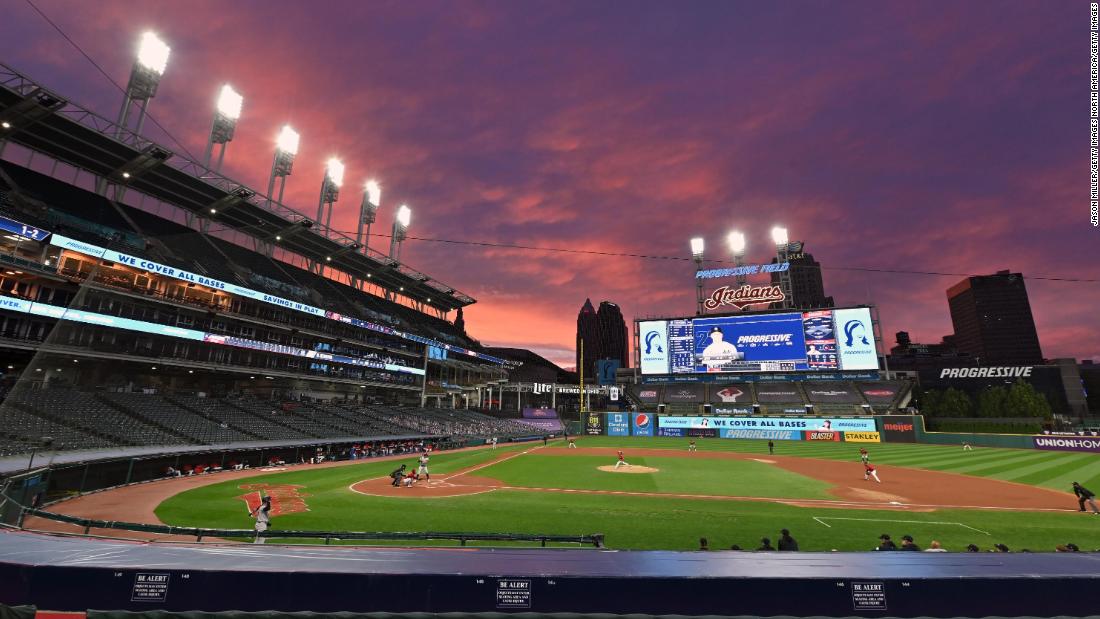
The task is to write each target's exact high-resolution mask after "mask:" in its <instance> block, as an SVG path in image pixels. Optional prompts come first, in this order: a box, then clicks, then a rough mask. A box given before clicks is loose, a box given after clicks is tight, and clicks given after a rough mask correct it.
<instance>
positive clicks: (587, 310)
mask: <svg viewBox="0 0 1100 619" xmlns="http://www.w3.org/2000/svg"><path fill="white" fill-rule="evenodd" d="M596 324H597V323H596V308H594V307H592V300H591V299H585V300H584V305H583V306H581V311H580V313H579V314H577V371H578V372H580V371H581V368H582V367H583V368H584V375H585V376H586V377H589V376H595V367H596V364H595V360H596V359H597V357H596V348H598V347H599V344H597V339H598V338H597V335H596V332H597V326H596ZM581 340H584V358H583V359H582V358H581Z"/></svg>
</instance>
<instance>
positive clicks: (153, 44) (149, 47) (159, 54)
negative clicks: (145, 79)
mask: <svg viewBox="0 0 1100 619" xmlns="http://www.w3.org/2000/svg"><path fill="white" fill-rule="evenodd" d="M171 53H172V48H171V47H168V44H167V43H165V42H164V41H161V40H160V37H158V36H157V35H156V33H153V32H145V33H142V35H141V42H140V44H139V45H138V56H137V60H138V63H139V64H141V65H142V66H143V67H145V68H146V69H148V70H150V71H152V72H154V73H156V74H157V75H164V70H165V69H166V68H168V55H169V54H171Z"/></svg>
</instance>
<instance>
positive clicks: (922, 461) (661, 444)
mask: <svg viewBox="0 0 1100 619" xmlns="http://www.w3.org/2000/svg"><path fill="white" fill-rule="evenodd" d="M689 440H691V439H687V438H670V437H652V438H647V437H617V436H582V437H578V440H577V446H578V447H622V448H624V449H625V450H626V453H627V455H629V454H630V449H631V448H635V449H637V448H645V449H670V450H683V451H687V446H688V441H689ZM696 443H697V445H698V446H699V450H700V451H732V452H739V453H755V454H767V453H768V442H767V441H757V440H731V439H696ZM861 446H862V447H866V448H867V451H869V452H870V454H871V462H873V463H875V464H887V465H894V466H907V467H912V468H917V469H929V470H933V471H946V472H949V473H961V474H964V475H973V476H975V477H990V478H993V479H1001V480H1005V481H1012V482H1017V483H1023V484H1028V485H1032V486H1042V487H1044V488H1052V489H1054V490H1060V491H1062V492H1071V491H1072V490H1071V488H1070V483H1071V482H1074V481H1077V482H1081V484H1082V485H1084V486H1085V487H1086V488H1089V489H1091V490H1093V491H1094V492H1098V493H1100V455H1097V454H1090V453H1074V452H1065V451H1040V450H1030V449H1002V448H996V447H975V448H974V450H973V451H963V450H962V447H959V446H957V445H956V446H951V445H918V444H914V443H832V442H810V441H775V453H776V454H777V455H782V456H798V457H803V458H824V459H828V460H851V461H853V462H858V461H859V448H860V447H861ZM554 448H555V449H564V448H565V447H564V445H562V444H561V443H558V444H556V445H555V446H554Z"/></svg>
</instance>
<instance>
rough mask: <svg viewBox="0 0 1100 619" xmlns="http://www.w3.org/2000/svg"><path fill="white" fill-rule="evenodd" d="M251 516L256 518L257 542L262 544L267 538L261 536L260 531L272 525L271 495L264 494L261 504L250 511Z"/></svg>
mask: <svg viewBox="0 0 1100 619" xmlns="http://www.w3.org/2000/svg"><path fill="white" fill-rule="evenodd" d="M248 515H249V516H252V517H253V518H255V519H256V541H255V542H253V543H255V544H262V543H264V541H266V538H264V537H261V536H260V533H263V532H264V531H266V530H267V529H268V527H269V526H270V525H271V495H270V494H269V495H266V496H264V498H263V499H261V500H260V504H259V505H257V506H256V509H253V510H251V511H249V512H248Z"/></svg>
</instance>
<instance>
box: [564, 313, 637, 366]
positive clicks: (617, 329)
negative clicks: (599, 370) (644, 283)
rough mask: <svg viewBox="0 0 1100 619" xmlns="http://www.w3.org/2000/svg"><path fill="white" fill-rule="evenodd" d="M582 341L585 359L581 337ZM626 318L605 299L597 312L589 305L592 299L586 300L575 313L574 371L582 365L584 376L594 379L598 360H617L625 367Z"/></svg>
mask: <svg viewBox="0 0 1100 619" xmlns="http://www.w3.org/2000/svg"><path fill="white" fill-rule="evenodd" d="M582 339H583V340H584V359H581V340H582ZM627 341H628V340H627V331H626V320H624V319H623V313H622V310H620V309H619V306H618V305H616V304H614V303H611V302H610V301H604V302H602V303H600V309H599V311H596V309H595V308H593V307H592V300H591V299H585V300H584V305H583V306H582V307H581V311H580V313H579V314H577V370H578V371H579V370H580V368H581V367H582V364H583V367H584V376H585V379H586V380H587V379H589V378H592V379H595V378H596V362H597V361H599V360H600V359H616V360H618V361H619V367H624V368H625V367H628V365H629V360H628V359H627V347H628V344H627Z"/></svg>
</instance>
